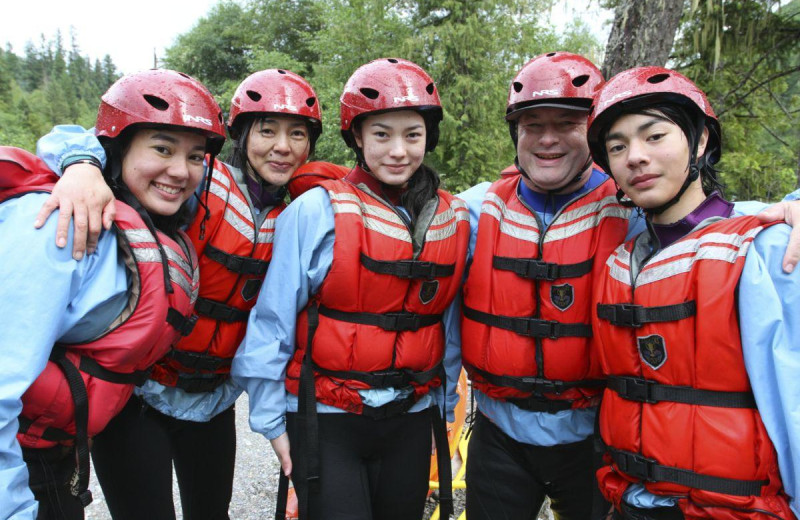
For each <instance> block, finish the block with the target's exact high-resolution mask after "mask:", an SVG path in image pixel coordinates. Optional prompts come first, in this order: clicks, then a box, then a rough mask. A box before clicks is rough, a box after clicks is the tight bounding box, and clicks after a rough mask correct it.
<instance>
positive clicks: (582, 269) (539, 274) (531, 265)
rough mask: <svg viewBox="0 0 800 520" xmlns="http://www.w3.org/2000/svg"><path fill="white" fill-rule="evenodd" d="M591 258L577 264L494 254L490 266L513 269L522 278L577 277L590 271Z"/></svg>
mask: <svg viewBox="0 0 800 520" xmlns="http://www.w3.org/2000/svg"><path fill="white" fill-rule="evenodd" d="M592 263H593V259H591V258H590V259H589V260H586V261H585V262H580V263H578V264H554V263H550V262H543V261H542V260H536V259H533V258H509V257H505V256H495V257H494V258H492V267H494V268H495V269H501V270H503V271H513V272H514V273H516V274H517V275H518V276H521V277H522V278H528V279H531V280H550V281H553V280H558V279H559V278H578V277H580V276H583V275H585V274H589V273H590V272H591V271H592Z"/></svg>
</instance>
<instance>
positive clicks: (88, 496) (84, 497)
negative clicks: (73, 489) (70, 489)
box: [77, 489, 93, 507]
mask: <svg viewBox="0 0 800 520" xmlns="http://www.w3.org/2000/svg"><path fill="white" fill-rule="evenodd" d="M77 499H78V502H80V503H81V506H83V507H87V506H88V505H89V504H91V503H92V500H93V498H92V492H91V491H89V490H88V489H86V490H84V491H81V492H80V493H78V496H77Z"/></svg>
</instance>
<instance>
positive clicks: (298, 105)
mask: <svg viewBox="0 0 800 520" xmlns="http://www.w3.org/2000/svg"><path fill="white" fill-rule="evenodd" d="M242 114H285V115H290V116H300V117H303V118H306V119H307V120H308V122H309V124H310V125H311V136H310V140H311V146H312V148H313V146H314V144H315V143H316V141H317V138H319V135H320V134H321V133H322V110H321V109H320V106H319V98H318V97H317V94H316V92H314V89H313V88H312V87H311V84H310V83H309V82H308V81H306V80H305V79H304V78H303V77H302V76H300V75H298V74H295V73H294V72H291V71H288V70H283V69H267V70H261V71H258V72H255V73H253V74H251V75H249V76H248V77H247V78H245V80H244V81H242V82H241V83H240V84H239V86H238V87H237V88H236V92H235V93H234V94H233V99H232V100H231V112H230V115H229V116H228V131H229V132H230V134H231V137H233V138H236V137H237V135H236V133H237V130H236V129H235V125H236V120H237V118H238V117H239V116H240V115H242Z"/></svg>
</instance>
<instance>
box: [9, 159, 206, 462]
mask: <svg viewBox="0 0 800 520" xmlns="http://www.w3.org/2000/svg"><path fill="white" fill-rule="evenodd" d="M57 180H58V178H57V177H56V175H55V174H53V173H52V172H51V171H50V170H49V169H48V168H47V165H46V164H45V163H44V162H43V161H41V160H40V159H38V158H37V157H35V156H34V155H32V154H30V153H28V152H25V151H24V150H19V149H12V148H7V147H0V186H1V187H2V189H1V190H0V202H2V201H5V200H8V199H9V198H11V197H14V196H19V195H23V194H25V193H32V192H41V191H45V192H46V191H50V190H51V189H52V185H53V184H54V183H55V182H56V181H57ZM114 227H115V228H116V230H117V244H118V246H119V248H120V252H121V255H122V256H123V258H125V259H126V265H128V266H129V269H130V278H131V284H132V290H131V291H130V295H129V302H128V306H127V307H126V308H125V310H124V311H123V313H122V314H121V315H120V316H118V317H117V318H116V319H115V320H114V322H113V323H112V324H111V325H110V326H109V327H108V329H107V330H105V331H104V332H102V333H101V334H100V335H99V336H98V337H97V338H95V339H93V340H90V341H87V342H85V343H82V344H57V345H56V346H55V347H54V348H53V353H52V354H51V356H50V359H51V360H50V361H48V363H47V366H46V367H45V369H44V371H43V372H42V373H41V374H40V375H39V377H38V378H37V379H36V380H35V381H34V382H33V384H32V385H31V386H30V387H29V388H28V390H27V391H26V392H25V394H24V395H23V396H22V403H23V408H22V414H21V416H20V426H21V433H19V434H18V436H17V438H18V440H19V442H20V444H21V445H22V446H24V447H29V448H46V447H51V446H53V445H55V444H56V443H57V442H67V443H70V442H72V441H73V439H74V437H75V435H76V420H75V418H76V406H75V402H74V399H75V398H76V395H75V392H76V391H77V390H76V388H75V383H76V382H77V384H78V386H80V385H81V382H82V385H83V387H84V389H83V390H82V391H83V392H85V394H86V396H87V399H88V421H87V434H88V436H90V437H91V436H93V435H96V434H97V433H99V432H101V431H102V430H103V428H105V426H106V424H108V422H109V421H110V420H111V419H112V418H113V417H114V416H115V415H116V414H117V413H118V412H119V411H120V410H121V409H122V407H123V406H124V405H125V403H126V402H127V401H128V398H129V397H130V395H131V393H132V392H133V387H134V385H135V384H137V383H138V384H141V383H142V382H143V381H144V380H145V379H146V378H147V375H148V373H149V369H150V367H152V365H153V364H154V363H155V362H156V361H157V360H158V359H159V358H161V357H162V356H163V355H164V354H165V353H166V352H167V351H168V350H169V348H170V345H172V344H173V343H174V342H175V340H176V339H177V338H178V336H179V334H181V333H188V332H189V330H190V326H191V321H190V320H188V319H187V317H188V316H191V314H192V304H193V303H194V300H195V298H196V297H197V286H198V276H199V275H198V271H197V259H196V257H195V255H194V249H193V248H192V247H191V246H190V245H189V240H188V237H186V236H185V235H183V234H181V240H182V241H183V242H184V244H183V245H180V244H179V243H178V242H176V241H174V240H172V239H171V238H169V237H168V236H166V235H164V234H162V233H159V234H158V240H159V241H160V242H161V245H162V246H163V249H164V252H165V253H166V256H167V265H168V270H169V278H170V282H171V288H172V293H171V294H170V293H168V292H167V288H166V287H165V285H164V281H165V274H164V270H163V264H162V255H161V252H160V250H159V248H158V247H157V244H156V241H155V239H154V238H153V235H152V234H151V233H150V231H149V230H148V229H147V227H146V225H145V224H144V222H143V221H142V219H141V217H140V216H139V215H138V213H136V211H135V210H133V209H132V208H131V207H129V206H127V205H126V204H123V203H121V202H119V201H118V202H117V217H116V219H115V221H114ZM187 251H188V252H187ZM168 324H169V325H168ZM170 325H171V326H170ZM64 363H66V364H67V366H66V369H65V368H63V365H64ZM60 366H61V367H62V368H60ZM76 368H77V370H76ZM65 370H68V371H70V372H71V373H73V374H75V375H76V376H77V377H78V378H79V379H77V380H75V381H73V382H70V381H68V375H67V374H66V372H65ZM78 390H79V389H78Z"/></svg>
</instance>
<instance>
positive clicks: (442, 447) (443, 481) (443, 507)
mask: <svg viewBox="0 0 800 520" xmlns="http://www.w3.org/2000/svg"><path fill="white" fill-rule="evenodd" d="M442 396H443V397H442V399H443V400H444V402H445V403H446V402H447V375H446V374H445V373H444V367H442ZM446 409H447V406H446V405H445V406H444V408H443V410H442V411H440V410H439V407H438V406H436V405H434V406H431V407H430V408H428V410H430V412H429V413H430V414H431V423H432V424H431V427H432V429H433V440H434V443H435V444H436V465H437V466H438V470H439V517H440V518H444V519H445V520H447V519H449V518H450V516H451V515H452V514H453V470H452V468H451V467H450V444H449V443H448V442H447V420H446V419H445V416H444V415H445V413H446V412H445V411H444V410H446Z"/></svg>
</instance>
